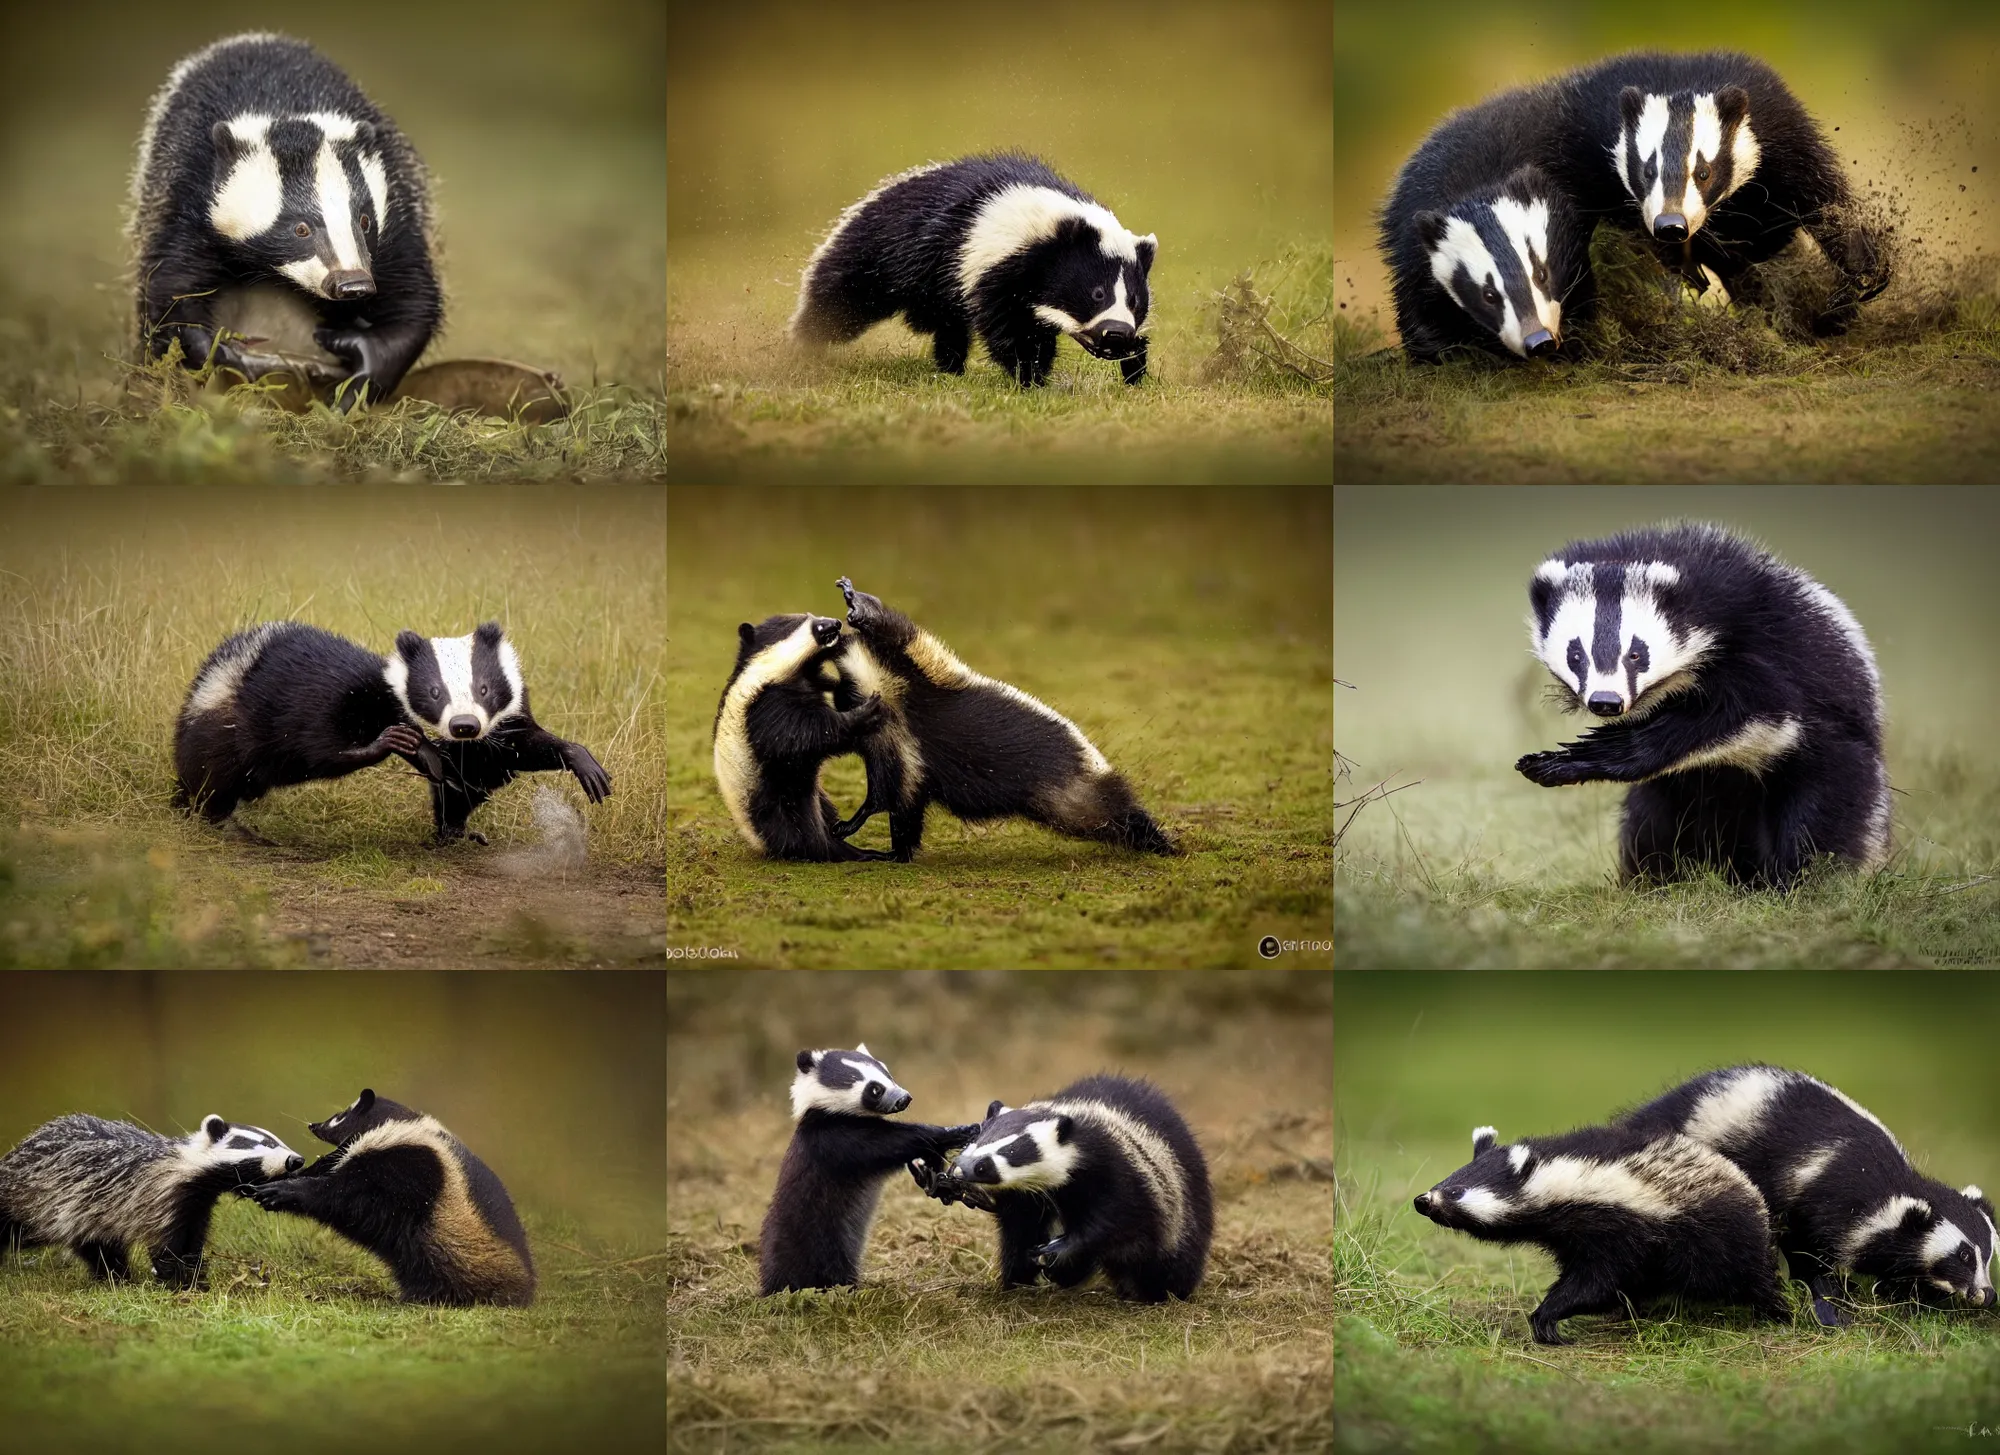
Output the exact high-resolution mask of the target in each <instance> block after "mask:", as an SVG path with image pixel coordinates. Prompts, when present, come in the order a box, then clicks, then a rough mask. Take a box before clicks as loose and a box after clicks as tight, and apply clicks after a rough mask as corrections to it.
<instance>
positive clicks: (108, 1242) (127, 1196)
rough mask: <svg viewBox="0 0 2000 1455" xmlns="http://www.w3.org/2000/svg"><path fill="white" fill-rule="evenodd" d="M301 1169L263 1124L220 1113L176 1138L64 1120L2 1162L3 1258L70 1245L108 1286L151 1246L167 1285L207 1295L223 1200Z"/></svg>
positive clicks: (93, 1120) (126, 1125)
mask: <svg viewBox="0 0 2000 1455" xmlns="http://www.w3.org/2000/svg"><path fill="white" fill-rule="evenodd" d="M303 1165H305V1159H304V1158H303V1157H301V1156H300V1155H299V1154H298V1153H296V1152H294V1151H293V1150H292V1149H291V1148H290V1147H287V1146H286V1145H285V1144H284V1143H283V1142H281V1141H279V1140H278V1139H277V1138H276V1137H274V1136H272V1135H271V1134H270V1133H269V1132H267V1131H265V1130H264V1129H263V1128H262V1127H252V1126H245V1125H243V1124H242V1123H239V1122H227V1121H224V1120H223V1119H222V1118H221V1117H219V1116H206V1117H203V1118H202V1120H201V1126H200V1128H199V1129H198V1130H197V1131H195V1132H193V1133H191V1134H190V1135H188V1136H186V1137H182V1138H178V1139H176V1138H172V1137H163V1136H161V1135H159V1134H158V1133H157V1132H149V1131H147V1130H146V1129H145V1128H144V1127H135V1126H133V1125H132V1124H131V1123H130V1122H107V1121H103V1120H100V1119H99V1118H97V1117H94V1116H84V1115H82V1114H75V1115H71V1116H61V1117H57V1118H56V1119H55V1120H54V1121H52V1122H48V1123H45V1124H44V1125H42V1126H40V1127H37V1128H36V1129H35V1130H34V1131H32V1132H30V1133H29V1134H28V1135H27V1136H26V1137H25V1138H23V1139H22V1142H21V1144H20V1145H19V1146H18V1147H16V1148H14V1150H13V1151H11V1152H9V1153H8V1154H7V1155H6V1156H4V1157H0V1252H4V1251H5V1250H6V1249H7V1248H8V1247H9V1246H10V1245H11V1246H15V1247H20V1248H39V1247H50V1246H62V1247H67V1248H68V1249H69V1250H70V1251H71V1252H73V1253H75V1254H76V1256H77V1257H79V1258H81V1259H82V1260H83V1265H84V1267H86V1268H88V1269H89V1270H90V1273H91V1276H92V1277H93V1278H97V1279H104V1280H109V1279H122V1278H127V1277H129V1276H130V1274H131V1269H130V1266H129V1265H128V1263H127V1262H126V1256H127V1252H128V1250H129V1249H130V1247H131V1245H132V1244H134V1243H144V1244H145V1245H146V1249H147V1251H148V1252H149V1253H150V1254H151V1255H152V1260H153V1275H154V1276H155V1277H156V1278H158V1279H159V1280H160V1281H161V1282H162V1283H167V1284H171V1285H173V1286H175V1287H177V1288H199V1287H201V1286H202V1284H203V1281H204V1275H203V1267H202V1248H203V1246H204V1245H205V1244H206V1243H207V1241H208V1220H209V1216H210V1215H211V1214H212V1213H213V1212H214V1211H215V1200H216V1199H217V1198H218V1197H220V1196H222V1194H223V1193H224V1192H225V1191H227V1190H228V1189H230V1188H232V1187H243V1186H247V1185H251V1184H256V1183H263V1182H268V1181H269V1180H270V1179H272V1178H274V1177H284V1176H286V1175H287V1174H289V1173H292V1172H296V1171H298V1169H299V1168H300V1167H302V1166H303Z"/></svg>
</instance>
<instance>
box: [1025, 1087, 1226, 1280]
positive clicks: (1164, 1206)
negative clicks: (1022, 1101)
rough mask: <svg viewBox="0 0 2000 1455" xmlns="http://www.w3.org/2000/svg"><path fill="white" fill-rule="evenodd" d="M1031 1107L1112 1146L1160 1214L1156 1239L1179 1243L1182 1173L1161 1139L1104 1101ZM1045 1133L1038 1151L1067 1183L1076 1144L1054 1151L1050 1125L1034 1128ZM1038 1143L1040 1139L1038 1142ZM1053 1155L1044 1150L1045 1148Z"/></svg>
mask: <svg viewBox="0 0 2000 1455" xmlns="http://www.w3.org/2000/svg"><path fill="white" fill-rule="evenodd" d="M1029 1105H1031V1106H1036V1107H1040V1106H1046V1107H1047V1108H1048V1109H1049V1110H1050V1111H1052V1112H1055V1113H1057V1114H1059V1115H1062V1116H1068V1117H1072V1118H1074V1119H1076V1120H1078V1121H1083V1122H1088V1123H1090V1124H1091V1125H1093V1126H1094V1127H1096V1128H1097V1129H1098V1130H1099V1131H1101V1132H1103V1133H1104V1134H1106V1135H1107V1136H1109V1137H1110V1138H1111V1139H1112V1140H1113V1141H1115V1142H1116V1143H1118V1145H1119V1148H1120V1150H1122V1151H1123V1152H1124V1154H1125V1160H1126V1161H1127V1163H1129V1164H1130V1165H1131V1167H1132V1169H1133V1170H1134V1171H1135V1172H1137V1173H1138V1174H1139V1177H1140V1178H1141V1180H1143V1181H1144V1182H1145V1183H1146V1185H1147V1187H1149V1188H1150V1189H1151V1190H1152V1193H1153V1205H1154V1206H1155V1207H1157V1208H1158V1209H1159V1210H1160V1240H1161V1242H1162V1243H1164V1244H1165V1245H1166V1246H1168V1247H1172V1246H1174V1245H1175V1244H1177V1243H1179V1242H1180V1240H1181V1232H1182V1230H1183V1228H1184V1227H1185V1226H1186V1220H1187V1172H1186V1169H1184V1168H1183V1167H1182V1166H1181V1161H1180V1158H1179V1157H1177V1156H1175V1155H1174V1149H1173V1148H1172V1147H1171V1146H1169V1145H1168V1144H1167V1140H1166V1138H1164V1137H1162V1136H1161V1135H1160V1134H1159V1133H1158V1132H1156V1131H1154V1130H1153V1129H1152V1128H1151V1127H1149V1126H1147V1125H1146V1124H1145V1123H1144V1122H1142V1121H1140V1120H1139V1119H1138V1118H1137V1117H1134V1116H1132V1115H1131V1114H1130V1113H1128V1112H1125V1111H1123V1110H1121V1109H1119V1108H1118V1107H1115V1106H1112V1105H1111V1104H1109V1103H1108V1102H1103V1101H1098V1100H1095V1099H1093V1098H1090V1097H1062V1098H1058V1099H1056V1100H1054V1101H1049V1102H1031V1103H1029ZM1037 1125H1045V1126H1047V1127H1048V1128H1049V1129H1050V1130H1049V1133H1048V1137H1047V1141H1046V1144H1045V1147H1044V1155H1045V1156H1046V1157H1047V1158H1048V1160H1049V1162H1050V1164H1051V1167H1052V1169H1053V1168H1055V1167H1060V1169H1061V1181H1062V1182H1067V1181H1068V1180H1069V1176H1070V1172H1071V1170H1072V1169H1073V1168H1074V1166H1075V1164H1076V1160H1077V1158H1078V1156H1080V1155H1081V1153H1080V1151H1079V1149H1078V1147H1077V1145H1076V1143H1074V1142H1072V1143H1070V1144H1069V1145H1068V1146H1067V1147H1056V1146H1054V1143H1055V1130H1054V1127H1055V1124H1054V1123H1053V1122H1047V1123H1038V1124H1037ZM1038 1140H1040V1139H1039V1138H1038ZM1051 1147H1053V1148H1054V1150H1053V1151H1050V1150H1049V1148H1051ZM1043 1185H1044V1186H1049V1187H1055V1186H1060V1185H1061V1182H1046V1183H1044V1184H1043Z"/></svg>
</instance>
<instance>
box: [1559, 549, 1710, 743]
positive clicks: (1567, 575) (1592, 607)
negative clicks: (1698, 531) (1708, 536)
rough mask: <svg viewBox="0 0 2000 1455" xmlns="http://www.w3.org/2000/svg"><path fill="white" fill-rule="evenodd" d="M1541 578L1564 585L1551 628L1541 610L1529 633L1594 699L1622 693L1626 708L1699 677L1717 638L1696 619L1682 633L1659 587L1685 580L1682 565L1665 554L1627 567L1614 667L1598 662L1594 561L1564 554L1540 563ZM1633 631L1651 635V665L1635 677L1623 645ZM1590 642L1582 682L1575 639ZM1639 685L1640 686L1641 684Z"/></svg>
mask: <svg viewBox="0 0 2000 1455" xmlns="http://www.w3.org/2000/svg"><path fill="white" fill-rule="evenodd" d="M1535 575H1536V577H1537V578H1538V579H1540V580H1542V581H1546V582H1548V583H1550V584H1551V585H1554V586H1557V587H1558V588H1560V589H1559V593H1558V595H1557V597H1556V604H1555V611H1554V613H1553V614H1552V615H1551V616H1550V618H1549V629H1548V631H1547V632H1546V633H1544V632H1542V631H1541V630H1540V626H1539V624H1538V621H1537V618H1536V616H1535V614H1534V613H1533V612H1532V611H1531V612H1529V613H1528V638H1529V641H1530V642H1531V643H1532V644H1533V647H1534V652H1535V655H1536V657H1538V658H1539V659H1540V660H1541V662H1542V664H1543V665H1544V666H1545V667H1547V668H1548V669H1549V671H1550V672H1552V673H1554V674H1555V677H1556V679H1557V680H1558V681H1560V682H1561V683H1562V684H1563V686H1564V687H1566V688H1567V689H1569V691H1571V692H1572V693H1574V694H1575V695H1576V698H1577V701H1579V702H1587V701H1588V700H1589V698H1590V696H1591V694H1592V693H1596V692H1611V693H1616V694H1617V697H1618V701H1619V703H1620V704H1621V705H1622V708H1623V710H1624V712H1626V713H1630V712H1632V711H1633V710H1634V709H1635V708H1638V707H1639V706H1640V705H1641V704H1644V703H1647V695H1648V694H1649V693H1652V692H1653V691H1654V689H1656V688H1659V689H1662V690H1661V691H1660V692H1659V693H1658V694H1657V697H1656V699H1655V700H1654V701H1653V702H1652V703H1650V704H1649V708H1650V706H1657V705H1658V700H1659V699H1664V698H1665V697H1667V696H1669V695H1671V694H1672V693H1673V692H1677V691H1682V690H1685V689H1686V688H1687V687H1689V686H1692V685H1693V683H1694V679H1695V675H1696V673H1697V671H1698V669H1699V667H1700V665H1701V662H1702V659H1703V658H1704V657H1706V656H1707V655H1708V653H1709V651H1710V650H1711V649H1712V648H1713V647H1714V645H1715V635H1714V633H1712V632H1710V631H1708V630H1707V629H1706V628H1702V627H1696V628H1694V629H1692V630H1690V631H1689V632H1688V634H1687V635H1686V636H1685V637H1681V636H1677V635H1676V634H1675V632H1674V629H1673V627H1672V625H1671V624H1669V622H1668V620H1667V618H1666V615H1665V613H1664V612H1662V611H1661V609H1660V605H1659V602H1658V600H1657V599H1656V598H1655V596H1654V595H1653V594H1652V593H1653V592H1654V591H1656V590H1659V589H1664V588H1666V587H1669V586H1672V585H1674V584H1676V583H1677V582H1679V580H1680V572H1679V571H1678V570H1677V569H1675V568H1674V567H1673V566H1670V565H1668V564H1667V563H1666V562H1664V561H1647V562H1643V563H1638V564H1635V565H1631V566H1628V567H1626V570H1625V595H1624V597H1623V598H1622V599H1621V601H1620V603H1619V632H1620V643H1619V658H1618V660H1617V662H1615V663H1614V664H1613V665H1612V668H1611V670H1610V671H1609V672H1603V671H1600V670H1599V669H1598V666H1597V662H1596V659H1595V657H1594V656H1593V654H1592V644H1593V643H1594V642H1595V640H1596V635H1597V595H1596V592H1595V589H1594V586H1593V582H1594V580H1595V568H1594V566H1593V565H1592V563H1590V562H1588V561H1579V562H1576V563H1575V564H1568V563H1565V562H1564V561H1562V560H1561V559H1559V558H1552V559H1550V560H1547V561H1544V562H1542V564H1541V565H1540V566H1539V567H1537V568H1536V570H1535ZM1633 637H1638V638H1639V639H1640V640H1641V641H1643V642H1645V644H1646V650H1647V662H1646V670H1645V671H1643V672H1641V673H1639V674H1638V676H1637V677H1636V678H1632V677H1630V676H1628V673H1627V668H1626V663H1625V656H1624V653H1625V651H1626V649H1627V647H1628V646H1629V644H1630V642H1631V640H1632V638H1633ZM1572 641H1581V642H1582V643H1583V657H1584V678H1583V680H1582V682H1581V683H1579V681H1578V679H1577V675H1576V673H1575V672H1573V671H1571V670H1570V665H1569V644H1570V643H1571V642H1572ZM1635 685H1636V689H1637V690H1636V692H1635V691H1634V687H1635Z"/></svg>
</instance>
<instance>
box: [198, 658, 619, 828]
mask: <svg viewBox="0 0 2000 1455" xmlns="http://www.w3.org/2000/svg"><path fill="white" fill-rule="evenodd" d="M426 730H429V731H433V732H437V733H440V734H442V735H444V737H445V739H446V741H443V742H432V741H431V740H430V739H428V738H427V737H426V736H425V732H426ZM392 754H393V755H394V756H396V757H400V758H402V759H404V760H405V761H406V762H408V763H410V764H411V765H412V766H414V767H415V768H416V769H417V770H418V771H419V772H421V773H422V774H423V775H424V777H425V778H426V779H428V780H429V781H430V785H431V817H432V822H433V824H434V827H435V829H436V833H437V841H438V842H440V843H444V842H448V841H450V840H451V839H454V838H457V837H458V836H459V835H460V834H463V833H465V832H466V830H465V821H466V817H467V816H468V815H469V814H470V813H471V812H472V810H473V809H474V808H477V807H478V806H479V805H480V804H481V803H483V802H485V800H486V798H487V796H488V795H489V794H490V793H492V792H493V791H494V790H495V789H497V788H499V787H500V786H501V785H502V784H504V783H506V782H507V781H508V780H509V779H510V778H512V777H513V775H514V774H515V773H516V772H524V771H529V770H532V769H543V768H559V767H567V768H568V769H569V770H570V771H571V772H572V773H574V774H575V775H576V778H577V781H578V782H579V783H581V784H582V785H583V789H584V792H585V793H586V794H587V795H589V797H590V799H591V801H592V802H593V803H596V802H600V801H602V799H603V798H604V797H605V796H606V795H607V794H609V793H610V791H611V780H610V778H609V776H608V775H606V773H605V772H604V769H603V768H602V767H600V766H599V765H598V762H597V760H596V759H595V758H594V757H592V756H591V754H590V750H589V749H587V748H585V747H583V746H582V745H581V744H579V743H570V742H565V741H564V740H563V739H561V738H558V737H555V736H554V735H553V734H551V733H548V732H545V731H543V729H542V728H541V726H540V725H539V724H538V723H536V722H535V720H534V718H533V717H532V716H531V715H530V714H529V712H528V690H527V687H526V685H525V684H524V683H523V682H522V680H521V664H520V660H519V658H518V656H517V655H516V654H515V651H514V647H513V644H512V643H511V642H509V641H507V640H506V637H505V634H504V633H503V632H502V630H501V628H500V626H499V624H498V623H497V622H487V623H485V624H483V625H482V626H480V627H479V628H478V629H477V630H476V631H474V632H472V633H471V634H470V635H468V636H463V637H421V636H418V635H417V634H416V633H415V632H413V631H404V632H401V633H399V634H398V635H397V637H396V650H395V651H394V652H393V653H391V654H390V655H389V656H388V657H387V658H383V657H378V656H376V655H375V654H374V653H373V652H370V651H368V650H367V649H365V648H363V647H360V646H357V645H356V644H354V643H353V642H350V641H348V640H346V639H345V638H344V637H338V636H335V635H334V634H333V633H332V632H328V631H322V630H320V628H318V627H314V626H307V625H306V624H305V623H303V622H296V621H269V622H264V623H262V624H260V625H258V626H254V627H250V628H247V629H246V630H244V631H240V632H237V633H236V634H235V635H233V636H231V637H229V638H227V639H226V640H224V641H223V643H222V644H221V645H220V646H218V647H217V648H216V649H215V650H214V651H213V652H211V653H209V655H208V660H206V661H205V662H203V663H202V665H201V668H200V670H199V671H197V672H196V673H195V677H194V682H193V684H192V685H191V686H190V687H189V689H188V696H187V701H186V703H185V704H184V705H183V706H182V708H181V712H180V716H179V718H178V719H177V720H176V722H175V725H174V766H175V770H176V776H177V786H176V791H175V794H174V803H175V806H176V807H179V808H182V809H186V810H188V811H190V812H192V811H194V810H197V809H198V810H199V811H200V812H201V814H202V816H203V817H204V818H206V819H207V820H208V821H209V822H210V823H215V824H221V823H224V822H231V819H230V816H231V815H232V814H233V813H234V812H235V811H236V807H237V805H238V804H239V803H249V802H254V801H255V800H257V799H259V798H262V797H263V796H264V795H265V794H266V793H267V792H269V791H270V790H271V789H273V788H278V787H283V786H286V785H288V784H293V783H304V782H306V781H308V780H310V779H315V778H340V777H344V776H345V775H347V774H349V773H353V772H356V771H357V770H359V769H362V768H367V767H371V766H373V765H374V764H376V763H380V762H382V761H383V760H384V759H386V758H388V757H390V756H391V755H392ZM234 826H235V827H236V829H237V832H239V833H241V834H243V835H244V836H245V837H248V838H251V839H257V838H258V836H257V835H256V834H254V833H252V832H251V831H250V830H248V829H246V828H244V827H243V826H242V825H241V824H236V825H234ZM471 837H472V838H474V839H477V840H478V841H479V842H481V843H484V842H485V840H484V838H483V837H481V836H480V835H479V834H476V833H475V834H472V835H471ZM261 842H267V843H268V842H269V841H268V840H261Z"/></svg>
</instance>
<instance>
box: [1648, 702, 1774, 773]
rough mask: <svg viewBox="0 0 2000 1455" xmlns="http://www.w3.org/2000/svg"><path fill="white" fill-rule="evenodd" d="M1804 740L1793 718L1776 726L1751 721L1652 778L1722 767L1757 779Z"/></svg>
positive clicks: (1768, 721) (1759, 721)
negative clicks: (1741, 770) (1739, 769)
mask: <svg viewBox="0 0 2000 1455" xmlns="http://www.w3.org/2000/svg"><path fill="white" fill-rule="evenodd" d="M1804 738H1805V729H1804V728H1803V727H1802V726H1801V725H1800V723H1799V720H1798V719H1797V718H1795V717H1786V718H1780V719H1778V720H1777V721H1776V722H1772V721H1770V720H1769V719H1767V718H1757V717H1753V718H1751V719H1750V720H1749V721H1748V722H1746V723H1744V724H1743V726H1742V727H1741V728H1740V729H1739V730H1737V732H1735V733H1734V734H1732V735H1731V736H1729V737H1726V738H1724V739H1723V740H1722V741H1721V742H1719V743H1710V744H1709V745H1708V746H1707V747H1704V748H1698V749H1696V750H1695V751H1694V752H1692V753H1689V754H1688V755H1687V756H1686V757H1685V758H1682V759H1680V760H1679V761H1678V762H1676V763H1674V764H1672V765H1671V766H1669V767H1667V768H1663V769H1662V770H1661V771H1660V773H1658V774H1655V775H1654V776H1655V777H1661V776H1664V775H1665V774H1668V773H1685V772H1687V771H1688V770H1689V769H1690V768H1706V767H1716V766H1724V765H1726V766H1728V767H1732V768H1741V769H1743V770H1744V771H1745V772H1746V773H1751V774H1755V775H1758V776H1760V777H1761V776H1762V775H1763V773H1764V770H1765V769H1767V768H1769V767H1770V766H1771V765H1772V764H1773V763H1775V762H1777V761H1778V759H1780V758H1782V757H1784V756H1785V755H1786V754H1787V753H1789V752H1791V751H1792V750H1793V749H1794V748H1796V747H1798V745H1799V743H1800V742H1801V741H1803V740H1804Z"/></svg>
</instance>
